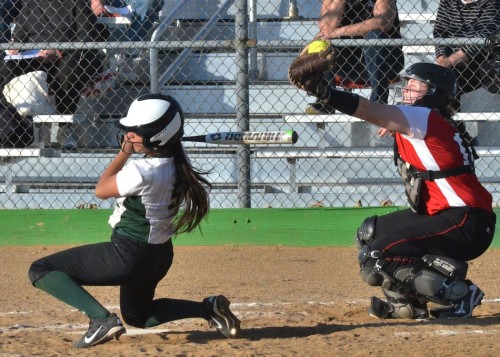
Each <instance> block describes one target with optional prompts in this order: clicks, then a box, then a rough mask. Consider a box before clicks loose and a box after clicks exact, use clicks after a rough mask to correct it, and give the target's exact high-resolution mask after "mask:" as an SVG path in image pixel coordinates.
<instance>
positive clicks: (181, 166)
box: [158, 140, 212, 234]
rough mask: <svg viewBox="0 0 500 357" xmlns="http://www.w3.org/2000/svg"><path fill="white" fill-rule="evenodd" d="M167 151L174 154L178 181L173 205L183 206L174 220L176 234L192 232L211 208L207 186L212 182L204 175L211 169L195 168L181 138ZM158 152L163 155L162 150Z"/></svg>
mask: <svg viewBox="0 0 500 357" xmlns="http://www.w3.org/2000/svg"><path fill="white" fill-rule="evenodd" d="M165 149H167V148H165ZM165 151H167V152H168V154H169V156H170V155H172V157H173V158H174V165H175V175H176V183H175V185H174V192H173V199H174V201H173V203H172V205H178V206H179V207H182V206H183V208H181V214H180V215H178V216H177V218H176V220H175V222H174V229H175V232H176V234H179V233H184V232H191V231H192V230H193V229H195V228H196V227H197V226H198V225H199V224H200V222H201V220H202V219H203V218H204V217H205V216H206V215H207V214H208V211H209V209H210V202H209V197H208V191H207V188H208V190H210V189H211V188H212V184H211V183H210V182H208V180H207V179H206V178H205V177H203V175H206V174H208V173H209V171H200V170H197V169H195V168H193V166H192V165H191V163H190V162H189V160H188V158H187V156H186V153H185V151H184V147H183V146H182V143H181V142H180V141H179V140H176V141H175V142H174V143H172V144H171V145H168V150H165ZM158 154H160V155H161V151H159V152H158Z"/></svg>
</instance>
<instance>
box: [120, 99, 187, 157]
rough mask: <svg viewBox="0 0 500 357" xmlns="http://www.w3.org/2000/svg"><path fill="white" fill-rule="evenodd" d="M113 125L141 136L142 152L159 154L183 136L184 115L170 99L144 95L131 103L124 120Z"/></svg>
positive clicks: (174, 101)
mask: <svg viewBox="0 0 500 357" xmlns="http://www.w3.org/2000/svg"><path fill="white" fill-rule="evenodd" d="M115 125H116V126H117V127H118V128H120V129H122V130H124V131H131V132H133V133H136V134H139V135H141V136H142V137H143V143H144V147H145V148H147V149H149V150H153V151H160V150H161V149H162V148H165V147H167V146H169V145H170V144H171V143H174V142H177V141H179V140H180V139H181V137H182V135H184V129H183V127H184V113H183V112H182V108H181V106H180V105H179V103H178V102H177V101H176V100H175V99H174V98H172V97H171V96H168V95H163V94H147V95H142V96H140V97H139V98H137V99H136V100H134V101H133V102H132V104H131V105H130V108H129V110H128V113H127V116H126V117H125V118H122V119H119V120H118V121H116V122H115Z"/></svg>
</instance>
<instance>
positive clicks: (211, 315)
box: [203, 295, 240, 338]
mask: <svg viewBox="0 0 500 357" xmlns="http://www.w3.org/2000/svg"><path fill="white" fill-rule="evenodd" d="M229 304H230V302H229V300H228V299H227V298H226V297H225V296H224V295H218V296H210V297H207V298H205V299H204V300H203V305H204V307H205V310H206V312H207V315H208V318H207V320H208V324H209V325H210V327H215V328H216V329H217V331H219V332H220V333H221V334H222V335H224V336H225V337H227V338H235V337H238V335H239V333H240V320H238V318H237V317H236V316H234V314H233V313H232V312H231V310H230V309H229Z"/></svg>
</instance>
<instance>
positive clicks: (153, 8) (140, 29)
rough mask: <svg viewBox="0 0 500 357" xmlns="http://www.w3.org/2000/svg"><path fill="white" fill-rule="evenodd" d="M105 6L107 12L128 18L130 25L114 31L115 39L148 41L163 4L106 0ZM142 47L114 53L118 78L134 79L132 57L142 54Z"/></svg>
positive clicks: (155, 0) (158, 1)
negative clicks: (122, 29)
mask: <svg viewBox="0 0 500 357" xmlns="http://www.w3.org/2000/svg"><path fill="white" fill-rule="evenodd" d="M103 1H104V0H103ZM107 4H108V5H105V8H106V10H107V12H108V13H110V14H112V15H115V16H116V15H117V16H125V17H127V18H129V19H130V22H131V24H130V26H127V28H126V29H125V30H124V31H119V30H118V31H116V30H115V31H114V34H115V35H116V37H115V38H113V40H115V41H149V40H150V39H151V35H152V33H151V30H152V28H153V26H154V24H155V22H157V21H158V20H159V13H160V11H161V9H162V6H163V1H161V0H107ZM143 52H144V51H143V50H142V49H137V50H134V49H128V50H125V51H120V53H118V54H116V57H117V71H118V79H119V80H128V81H135V80H137V74H136V73H135V62H134V59H136V58H139V57H141V56H142V54H143Z"/></svg>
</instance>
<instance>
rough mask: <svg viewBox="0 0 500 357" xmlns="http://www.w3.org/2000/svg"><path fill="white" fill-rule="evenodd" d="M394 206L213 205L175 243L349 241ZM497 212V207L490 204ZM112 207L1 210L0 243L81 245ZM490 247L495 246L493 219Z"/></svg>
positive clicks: (103, 225) (499, 231)
mask: <svg viewBox="0 0 500 357" xmlns="http://www.w3.org/2000/svg"><path fill="white" fill-rule="evenodd" d="M398 209H400V208H399V207H376V208H372V207H360V208H303V209H298V208H297V209H284V208H263V209H256V208H252V209H233V208H232V209H213V210H211V212H210V214H209V216H208V218H207V220H206V221H204V222H203V223H202V225H201V232H200V231H199V230H196V231H195V232H192V233H189V234H182V235H180V236H178V237H177V238H175V240H174V242H175V244H176V245H286V246H352V245H353V243H354V242H353V237H354V232H355V231H356V229H357V227H358V226H359V224H360V223H361V222H362V221H363V219H364V218H366V217H368V216H372V215H375V214H377V215H382V214H387V213H389V212H393V211H396V210H398ZM495 211H496V213H497V215H498V216H500V209H498V208H497V209H495ZM110 214H111V210H92V209H83V210H76V209H75V210H0V222H2V235H1V237H0V246H12V245H57V244H85V243H95V242H103V241H107V240H109V236H110V233H111V229H110V227H109V225H108V223H107V221H108V218H109V215H110ZM493 247H500V227H499V224H498V223H497V227H496V234H495V239H494V241H493Z"/></svg>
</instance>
